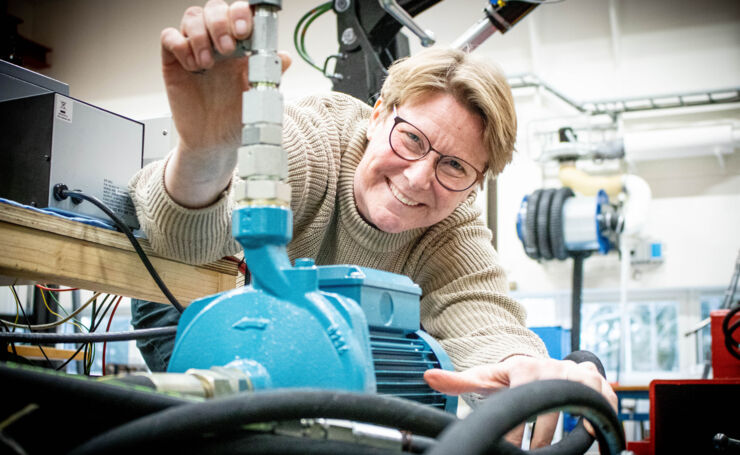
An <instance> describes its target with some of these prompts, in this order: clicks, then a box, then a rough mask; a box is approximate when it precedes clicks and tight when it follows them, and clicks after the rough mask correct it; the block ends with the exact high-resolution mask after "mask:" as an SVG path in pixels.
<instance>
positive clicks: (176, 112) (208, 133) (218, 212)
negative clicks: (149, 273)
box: [131, 0, 613, 441]
mask: <svg viewBox="0 0 740 455" xmlns="http://www.w3.org/2000/svg"><path fill="white" fill-rule="evenodd" d="M242 20H243V21H246V22H247V24H248V25H249V27H248V28H247V30H246V32H244V33H242V32H243V31H244V30H243V29H239V30H240V31H239V33H237V32H236V30H237V28H236V27H235V26H233V24H235V23H236V22H237V21H242ZM183 24H185V25H183V27H184V30H183V31H177V30H175V29H167V30H165V32H163V34H162V47H163V66H164V67H165V69H164V74H165V84H166V85H167V90H168V94H169V97H170V105H171V106H172V114H173V119H174V122H175V125H176V126H177V129H178V132H179V133H180V138H181V142H180V144H179V146H178V147H177V148H176V149H175V150H173V151H172V152H171V153H170V155H169V156H168V157H167V158H165V159H164V160H162V161H160V162H156V163H152V164H151V165H149V166H147V167H146V168H144V169H143V170H142V171H141V172H140V173H138V174H137V175H136V176H135V177H134V178H133V179H132V181H131V191H132V198H133V199H134V201H135V205H136V208H137V214H138V217H139V220H140V222H141V225H142V227H143V229H144V230H145V231H146V232H147V234H148V236H149V239H150V243H151V245H152V247H153V248H155V249H156V250H158V251H159V252H160V253H161V254H164V255H166V256H170V257H176V258H179V259H181V260H185V261H188V262H206V261H211V260H213V259H218V258H221V257H222V256H225V255H232V254H235V253H236V252H238V251H239V250H240V246H239V245H238V243H236V241H235V240H234V239H233V238H232V236H231V229H230V224H231V216H230V215H231V210H232V208H233V205H234V201H233V197H232V196H233V195H232V192H233V188H234V186H235V184H237V183H238V182H239V181H238V179H237V178H235V177H233V171H234V166H235V164H236V158H235V156H236V148H237V147H238V139H239V135H238V134H235V133H234V132H237V133H238V132H239V130H240V126H241V124H240V116H239V115H238V114H239V113H240V110H241V109H242V106H241V99H242V97H241V92H242V90H244V89H246V87H244V86H243V85H244V84H243V83H241V82H242V81H243V80H244V79H245V78H244V73H245V71H247V68H246V66H247V62H246V61H244V60H239V61H234V60H230V61H219V62H214V61H213V60H212V59H209V58H207V57H206V56H205V55H203V54H204V53H208V52H211V49H212V46H213V44H212V43H219V44H218V45H223V44H221V43H225V42H226V41H228V40H230V39H234V38H245V37H248V36H249V33H250V32H251V24H252V18H251V13H250V9H249V8H248V7H247V5H246V3H243V2H236V3H233V4H231V5H226V4H225V3H224V2H221V1H216V0H211V1H210V2H209V3H208V4H207V5H206V6H205V8H204V9H203V8H201V9H198V8H190V9H188V10H187V11H186V13H185V18H184V21H183ZM196 56H198V58H196ZM204 69H205V70H206V71H205V72H203V71H200V70H204ZM194 71H198V73H197V74H194V73H193V72H194ZM250 108H255V109H256V108H259V107H257V106H249V105H248V106H245V107H244V109H250ZM394 108H395V112H394ZM203 125H207V128H204V127H203ZM407 125H408V127H407ZM412 127H413V130H412V129H411V128H412ZM417 132H418V134H417ZM399 136H400V139H399ZM404 136H405V139H404V138H403V137H404ZM515 137H516V118H515V114H514V106H513V101H512V97H511V93H510V90H509V87H508V85H507V84H506V81H505V79H504V78H503V77H502V76H501V75H500V73H499V72H498V71H497V70H496V69H495V68H494V67H492V66H491V65H490V64H488V63H486V62H485V61H481V60H480V59H478V58H474V57H473V56H471V55H468V54H465V53H464V52H461V51H457V50H451V49H434V50H426V51H423V52H421V53H419V54H417V55H415V56H413V57H409V58H407V59H405V60H402V61H399V62H397V63H396V64H394V65H393V66H392V67H391V68H390V70H389V75H388V77H387V79H386V82H385V85H384V87H383V89H382V90H381V97H380V99H379V100H378V102H377V103H376V104H375V106H374V107H373V108H372V109H371V108H370V107H368V106H367V105H366V104H364V103H363V102H362V101H359V100H357V99H354V98H352V97H349V96H347V95H344V94H340V93H330V94H326V95H318V96H308V97H305V98H302V99H300V100H298V101H295V102H293V103H290V104H289V105H287V106H286V107H285V109H284V112H283V140H282V143H283V148H284V149H285V152H286V154H287V166H288V177H287V183H288V184H289V185H290V188H291V200H290V208H291V209H292V211H293V214H294V223H293V239H292V241H291V242H290V243H289V244H288V246H287V251H288V255H289V257H290V259H291V260H295V259H297V258H302V257H305V258H313V259H314V260H315V263H316V264H317V265H326V264H355V265H359V266H362V267H370V268H375V269H380V270H385V271H389V272H393V273H399V274H404V275H407V276H409V277H410V278H411V279H412V280H413V281H414V282H416V283H417V284H418V285H419V286H420V287H421V289H422V299H421V308H420V310H421V311H420V313H421V324H422V326H423V327H424V329H425V330H426V331H427V332H428V333H429V334H430V335H432V336H433V337H435V338H436V339H437V340H439V342H440V343H441V344H442V346H443V348H444V349H445V351H446V352H447V353H448V354H449V356H450V358H451V360H452V362H453V364H454V366H455V368H456V369H457V370H460V371H463V372H462V373H449V372H448V373H443V372H438V371H436V370H432V371H430V372H428V373H429V374H428V375H427V376H425V378H426V379H427V380H428V381H429V383H430V385H432V387H434V388H436V389H437V390H440V391H442V392H446V393H469V392H477V393H478V394H488V393H491V392H493V391H494V390H496V389H498V388H501V387H506V386H508V385H511V384H517V383H519V384H520V383H524V382H529V381H533V380H537V379H543V378H548V379H555V378H568V379H571V380H577V381H579V382H582V383H584V384H587V385H589V386H590V387H592V388H594V389H596V390H598V391H599V392H602V393H604V394H605V395H606V396H607V397H609V398H610V399H611V398H612V396H611V395H609V392H610V390H611V389H609V387H608V384H606V383H605V382H604V381H603V379H602V378H601V376H600V375H599V374H598V373H597V372H595V371H592V370H591V369H589V368H587V367H582V366H576V365H575V364H573V365H571V364H568V363H560V362H558V361H547V362H546V361H545V360H546V359H545V358H546V357H547V351H546V350H545V347H544V345H543V343H542V341H541V340H540V339H539V338H538V337H537V336H536V335H535V334H534V333H533V332H531V331H529V330H527V329H526V327H525V326H524V323H525V317H526V315H525V312H524V311H523V309H522V307H521V306H520V305H519V304H518V303H517V302H516V301H514V300H513V299H511V298H509V297H508V296H507V295H506V292H507V289H508V284H507V281H506V277H505V275H504V272H503V269H502V268H501V267H500V266H499V265H498V258H497V255H496V252H495V251H494V249H493V247H492V246H491V232H490V230H489V229H488V228H486V226H485V223H484V222H483V220H482V219H481V213H480V210H479V209H478V208H476V206H475V204H474V199H475V193H476V183H481V182H482V180H483V177H484V173H485V174H488V175H489V176H494V175H496V174H498V173H499V172H501V170H502V169H503V168H504V166H505V165H506V164H507V163H508V162H509V161H511V157H512V154H513V150H514V139H515ZM397 140H408V141H419V140H421V141H423V143H422V148H421V149H420V150H421V151H420V152H419V151H417V152H413V154H414V155H415V156H412V155H411V154H407V153H406V152H407V150H405V151H401V146H400V143H399V142H398V141H397ZM431 151H434V152H435V153H430V152H431ZM409 153H412V152H409ZM453 177H454V178H453ZM471 178H472V180H471ZM191 201H198V202H197V203H190V202H191ZM204 201H205V202H204ZM247 265H248V266H249V264H247ZM145 308H146V309H145ZM140 309H141V310H142V311H139V309H137V308H135V309H134V314H135V315H136V314H138V316H136V317H135V323H136V325H137V326H138V327H146V326H147V324H148V321H151V318H147V317H146V316H147V313H150V312H151V311H154V310H152V309H151V308H149V307H144V306H142V307H140ZM177 317H178V316H177V315H176V314H172V317H171V319H170V320H168V319H167V318H164V319H162V318H158V321H159V323H168V324H169V323H172V322H173V320H176V318H177ZM521 356H527V357H528V358H529V359H528V361H523V360H521ZM517 359H519V360H517ZM148 360H149V361H150V362H151V363H150V367H152V369H157V368H159V369H161V368H163V367H165V366H166V364H165V362H162V360H163V358H159V359H156V358H150V359H148ZM157 361H159V363H158V364H156V363H155V362H157ZM553 362H554V363H553ZM473 367H475V368H474V369H472V370H471V368H473ZM612 395H613V393H612ZM551 423H552V425H548V424H545V425H542V426H538V428H539V430H538V432H540V433H541V435H540V436H539V439H538V440H539V441H549V439H548V433H549V434H550V436H551V433H550V431H551V430H552V429H553V428H554V422H551Z"/></svg>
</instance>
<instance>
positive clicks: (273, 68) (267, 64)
mask: <svg viewBox="0 0 740 455" xmlns="http://www.w3.org/2000/svg"><path fill="white" fill-rule="evenodd" d="M282 73H283V63H282V61H281V60H280V57H279V56H278V55H277V54H276V53H272V52H271V53H257V54H252V55H250V56H249V82H250V83H252V84H254V83H256V82H269V83H272V84H278V83H280V77H281V76H282Z"/></svg>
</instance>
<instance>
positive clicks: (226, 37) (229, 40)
mask: <svg viewBox="0 0 740 455" xmlns="http://www.w3.org/2000/svg"><path fill="white" fill-rule="evenodd" d="M203 21H204V23H205V24H204V25H205V29H206V30H207V32H208V36H209V37H210V41H211V42H212V43H213V47H214V48H215V49H216V51H217V52H218V53H219V54H221V55H229V54H231V53H232V52H233V51H234V48H235V47H236V42H235V41H234V37H233V36H232V30H231V21H230V18H229V5H227V4H226V3H225V2H223V1H220V0H219V1H217V0H211V1H209V2H208V3H206V6H205V8H203Z"/></svg>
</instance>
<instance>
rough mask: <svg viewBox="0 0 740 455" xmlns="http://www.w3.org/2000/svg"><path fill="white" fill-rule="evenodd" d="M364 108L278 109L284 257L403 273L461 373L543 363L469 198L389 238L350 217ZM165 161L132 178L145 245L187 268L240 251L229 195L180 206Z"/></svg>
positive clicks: (319, 103)
mask: <svg viewBox="0 0 740 455" xmlns="http://www.w3.org/2000/svg"><path fill="white" fill-rule="evenodd" d="M369 115H370V108H369V107H368V106H367V105H365V104H364V103H362V102H360V101H358V100H356V99H354V98H351V97H349V96H347V95H343V94H339V93H331V94H327V95H324V96H312V97H307V98H304V99H302V100H300V101H298V102H296V103H294V104H291V105H288V106H286V109H285V116H284V121H283V122H284V125H283V146H284V147H285V149H286V150H287V152H288V157H289V158H288V166H289V176H288V181H289V183H290V185H291V187H292V201H291V208H292V210H293V214H294V226H293V240H292V241H291V243H290V244H289V245H288V255H289V256H290V258H291V260H295V259H296V258H299V257H310V258H314V259H315V260H316V263H317V264H318V265H322V264H355V265H360V266H364V267H372V268H376V269H381V270H387V271H390V272H394V273H400V274H404V275H407V276H409V277H410V278H411V279H412V280H413V281H414V282H416V283H417V284H419V286H421V289H422V293H423V294H422V299H421V324H422V326H423V328H424V330H426V331H427V332H429V333H430V334H431V335H432V336H434V337H435V338H436V339H438V340H439V341H440V343H441V344H442V346H443V347H444V348H445V350H446V351H447V353H448V354H449V355H450V358H451V359H452V362H453V364H454V365H455V367H456V368H457V369H458V370H463V369H466V368H469V367H472V366H474V365H480V364H483V363H495V362H498V361H500V360H503V359H504V358H506V357H508V356H511V355H513V354H524V355H530V356H535V357H546V356H547V351H546V350H545V347H544V345H543V343H542V341H541V340H540V339H539V338H538V337H537V336H536V335H535V334H534V333H532V332H531V331H529V330H527V329H526V328H525V326H524V323H525V318H526V315H525V312H524V310H523V308H522V307H521V306H520V305H519V304H518V303H517V302H516V301H514V300H512V299H511V298H509V297H507V296H506V290H507V281H506V277H505V275H504V271H503V270H502V269H501V267H500V266H499V265H498V262H497V255H496V252H495V251H494V249H493V247H492V246H491V232H490V231H489V230H488V229H487V228H486V226H485V225H484V223H483V221H482V219H481V213H480V211H479V210H478V209H477V208H476V207H475V206H474V204H473V201H474V198H475V194H471V196H470V197H469V198H468V199H467V200H466V201H465V202H464V203H463V204H461V205H460V206H459V207H458V208H457V209H456V210H455V211H454V212H453V213H452V214H451V215H450V216H449V217H447V218H446V219H445V220H443V221H441V222H440V223H438V224H436V225H434V226H431V227H429V228H425V229H415V230H411V231H406V232H402V233H399V234H388V233H386V232H382V231H379V230H377V229H375V228H374V227H372V226H370V225H369V224H367V223H366V222H365V221H364V220H363V219H362V218H361V217H360V215H359V213H358V212H357V207H356V206H355V203H354V196H353V175H354V172H355V169H356V168H357V165H358V164H359V162H360V159H361V158H362V154H363V152H364V150H365V146H366V144H367V140H366V137H365V132H366V129H367V119H368V118H369ZM165 166H166V160H164V161H160V162H156V163H152V164H150V165H149V166H147V167H146V168H144V169H143V170H142V171H140V172H139V173H137V174H136V175H135V176H134V178H133V179H132V180H131V183H130V187H131V194H132V197H133V200H134V203H135V205H136V211H137V215H138V217H139V221H140V223H141V225H142V228H143V229H144V231H145V232H146V234H147V236H148V237H149V240H150V242H151V245H152V247H153V248H154V249H155V250H156V251H157V252H158V253H160V254H162V255H165V256H168V257H173V258H176V259H178V260H181V261H185V262H188V263H204V262H209V261H213V260H216V259H219V258H221V257H223V256H227V255H233V254H235V253H237V252H239V251H240V249H241V248H240V247H239V245H238V243H236V241H235V240H234V239H233V238H232V237H231V209H232V206H233V198H232V197H231V194H230V192H229V190H227V191H225V193H224V194H223V196H222V197H221V198H220V199H219V200H218V201H217V202H216V203H214V204H213V205H211V206H209V207H206V208H203V209H187V208H184V207H182V206H180V205H178V204H177V203H175V202H174V201H173V200H172V199H171V198H170V197H169V195H168V194H167V192H166V191H165V189H164V168H165Z"/></svg>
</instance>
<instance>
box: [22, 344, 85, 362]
mask: <svg viewBox="0 0 740 455" xmlns="http://www.w3.org/2000/svg"><path fill="white" fill-rule="evenodd" d="M75 351H76V350H72V349H57V348H51V347H46V346H44V354H46V357H48V358H49V359H50V360H67V359H69V358H70V357H72V356H73V355H74V360H82V359H84V358H85V354H84V353H83V352H82V351H80V352H78V353H77V354H75ZM8 352H10V353H12V352H13V347H12V346H10V345H8ZM15 352H17V353H18V355H19V356H21V357H25V358H27V359H34V360H44V359H45V358H46V357H44V354H42V353H41V349H40V348H39V347H38V346H26V345H21V344H16V345H15Z"/></svg>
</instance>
